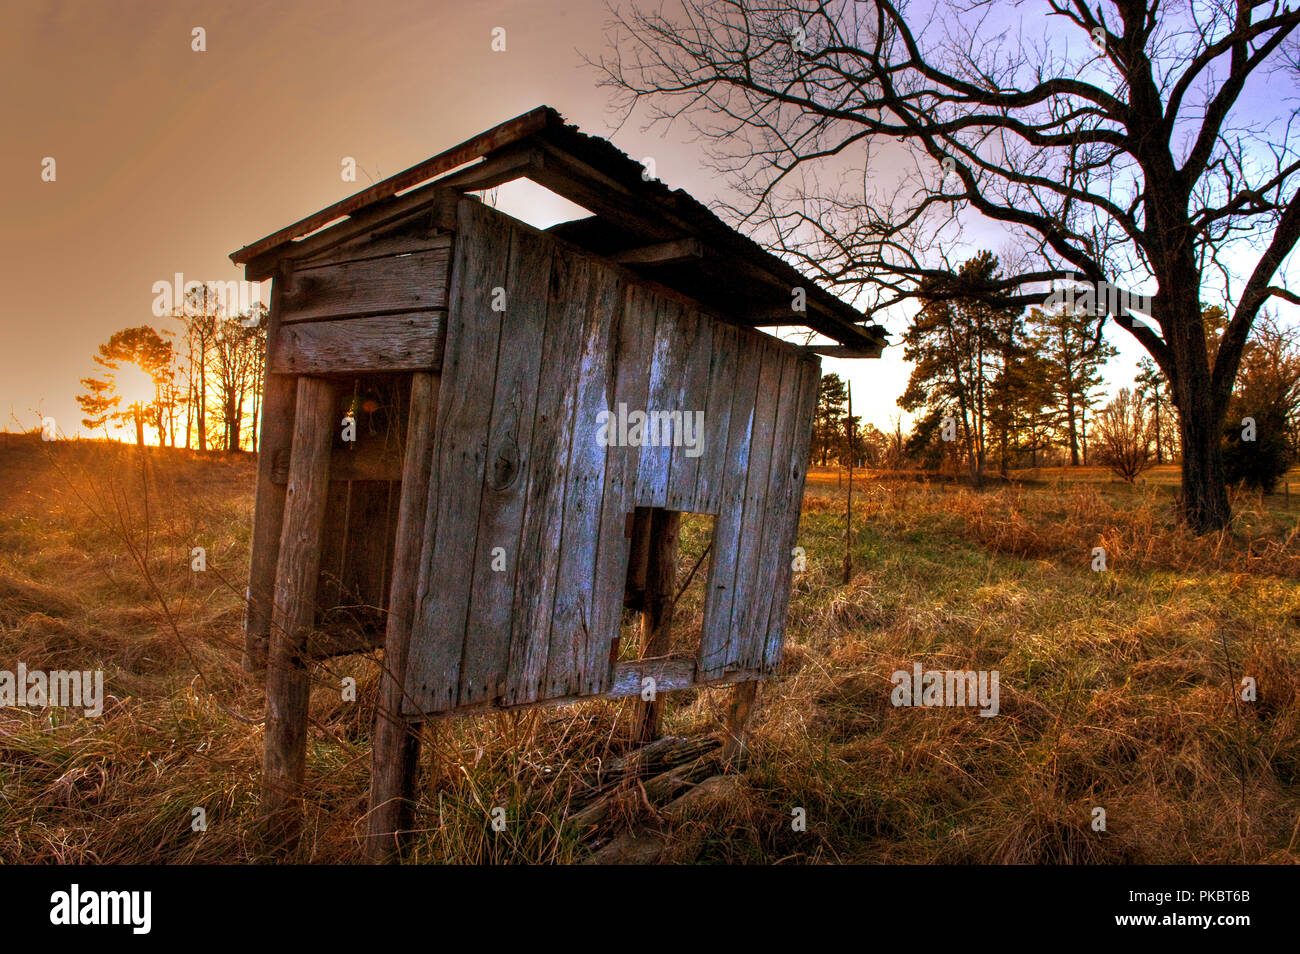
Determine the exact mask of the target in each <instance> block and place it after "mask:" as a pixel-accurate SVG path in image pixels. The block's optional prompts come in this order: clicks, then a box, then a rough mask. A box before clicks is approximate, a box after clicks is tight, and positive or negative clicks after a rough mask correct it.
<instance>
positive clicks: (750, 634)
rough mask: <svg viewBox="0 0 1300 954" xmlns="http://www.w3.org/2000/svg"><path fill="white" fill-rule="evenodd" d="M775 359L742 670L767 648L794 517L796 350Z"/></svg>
mask: <svg viewBox="0 0 1300 954" xmlns="http://www.w3.org/2000/svg"><path fill="white" fill-rule="evenodd" d="M778 353H779V354H780V361H781V386H780V390H779V391H778V392H777V401H776V420H775V423H774V425H773V431H772V450H771V464H770V465H769V467H768V479H767V485H766V486H765V487H760V488H759V493H760V500H761V501H762V503H761V516H762V520H763V523H762V529H761V530H759V531H758V533H757V535H756V536H755V537H753V545H752V549H753V550H754V551H756V556H757V560H756V566H757V569H756V571H755V581H754V588H753V596H752V598H751V599H750V604H751V605H752V606H753V608H754V612H753V613H752V615H750V616H748V617H747V628H746V630H745V631H744V632H743V633H742V634H741V639H742V642H743V644H744V646H745V653H744V656H743V657H742V658H741V659H740V662H741V664H742V665H744V666H745V667H746V668H747V669H756V668H759V667H761V666H762V664H763V656H764V654H765V652H766V647H767V622H768V615H769V613H770V611H771V604H772V599H773V598H774V597H775V596H776V590H777V581H778V580H779V579H780V577H781V573H782V565H784V566H785V567H787V568H788V566H789V562H790V556H789V553H788V548H787V547H786V541H787V540H788V539H789V537H790V529H789V524H790V518H791V516H793V517H794V519H795V520H796V521H797V520H798V505H797V504H796V503H794V502H793V501H792V500H791V499H790V480H791V467H792V463H793V462H792V460H791V457H792V455H793V449H794V426H795V421H796V419H797V417H798V413H799V408H800V399H801V397H802V389H803V374H802V364H801V363H800V361H799V356H798V354H797V353H794V352H792V351H789V350H786V349H784V348H782V349H780V350H779V351H778Z"/></svg>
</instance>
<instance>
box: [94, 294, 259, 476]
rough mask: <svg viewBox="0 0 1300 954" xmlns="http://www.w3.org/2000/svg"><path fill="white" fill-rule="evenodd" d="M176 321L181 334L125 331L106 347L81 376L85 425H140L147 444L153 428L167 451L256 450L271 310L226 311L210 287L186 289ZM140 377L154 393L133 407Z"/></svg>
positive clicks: (138, 432)
mask: <svg viewBox="0 0 1300 954" xmlns="http://www.w3.org/2000/svg"><path fill="white" fill-rule="evenodd" d="M171 317H172V319H173V320H175V321H177V322H178V323H179V326H180V327H179V328H178V329H170V328H164V329H161V330H160V329H157V328H154V327H152V326H150V325H139V326H136V327H131V328H124V329H122V330H120V331H116V332H114V333H113V334H112V335H111V336H110V337H109V339H108V341H106V342H105V343H104V344H102V345H100V346H99V349H98V351H97V353H96V354H95V355H94V356H93V359H94V362H95V364H96V365H97V366H98V368H97V370H96V371H95V372H94V373H92V374H90V375H88V376H86V377H84V378H82V379H81V385H82V387H83V388H84V390H83V391H82V392H81V393H80V394H78V395H77V404H78V405H79V406H80V408H81V412H82V414H83V417H82V419H81V423H82V425H83V426H85V427H88V428H90V429H91V430H92V431H102V432H104V434H105V436H111V434H110V431H109V429H110V427H111V426H115V425H116V426H127V427H133V428H134V434H135V441H136V443H137V444H138V445H140V446H144V444H145V428H146V427H148V428H151V429H152V430H153V431H154V433H155V435H156V443H157V444H158V446H160V447H163V446H166V447H184V448H186V449H187V450H189V449H197V450H200V451H207V450H225V451H237V450H243V449H248V450H252V451H256V450H257V432H258V427H257V424H258V416H259V414H260V413H261V409H260V407H259V406H258V405H259V402H260V400H261V394H262V382H263V377H264V375H265V363H266V360H265V359H266V317H267V309H266V306H265V305H262V304H261V303H260V302H259V303H256V304H254V305H253V307H252V308H251V309H250V310H248V311H247V312H244V313H241V314H235V315H230V314H226V313H225V310H224V309H223V307H222V304H221V301H220V298H219V296H217V295H216V294H215V292H214V291H213V290H212V289H211V288H209V287H207V286H204V287H202V288H195V289H190V290H189V291H187V292H186V293H185V297H184V300H183V302H182V304H181V306H180V307H179V308H178V309H177V310H176V311H175V312H174V313H173V315H172V316H171ZM141 374H142V375H144V376H146V377H147V379H148V383H149V384H150V385H151V386H152V390H153V396H152V398H148V399H145V398H141V397H139V396H137V399H136V400H134V401H130V402H129V403H128V397H129V395H127V394H125V393H124V391H125V390H126V389H127V387H126V386H125V385H126V378H127V377H128V376H138V375H141ZM144 390H145V391H147V390H149V388H148V387H146V388H144Z"/></svg>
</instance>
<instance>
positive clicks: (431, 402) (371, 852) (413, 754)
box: [365, 373, 439, 863]
mask: <svg viewBox="0 0 1300 954" xmlns="http://www.w3.org/2000/svg"><path fill="white" fill-rule="evenodd" d="M438 380H439V379H438V377H437V376H436V375H433V374H424V373H419V374H414V375H412V376H411V413H410V417H409V418H408V420H407V424H406V449H405V452H404V453H405V456H404V459H403V463H402V496H401V500H400V502H399V503H398V509H397V544H396V548H395V552H394V554H393V583H392V588H391V590H390V591H389V597H388V629H387V633H386V638H385V642H384V671H383V675H382V676H381V677H380V681H379V705H378V707H377V708H376V710H375V731H374V737H373V738H374V742H373V744H372V750H371V769H370V812H369V818H368V820H367V830H366V846H365V857H366V860H367V861H370V862H373V863H379V862H384V861H389V860H391V859H392V858H393V857H394V856H395V855H396V854H397V853H398V851H399V850H400V849H401V847H402V846H401V841H400V840H399V839H400V837H401V832H403V831H405V830H408V829H410V827H411V823H412V821H413V820H414V806H413V804H412V800H413V799H414V796H415V783H416V778H417V771H418V769H419V762H420V731H421V728H422V724H421V723H420V722H417V721H411V720H408V719H406V718H405V717H404V716H403V715H402V693H403V689H404V686H405V683H406V656H407V651H408V649H409V648H410V645H411V623H412V620H413V619H414V616H415V598H416V587H417V585H418V584H419V578H420V549H421V544H422V543H423V541H424V524H425V515H426V514H427V513H428V507H429V475H430V471H431V470H432V468H433V429H434V424H435V417H436V414H437V400H438Z"/></svg>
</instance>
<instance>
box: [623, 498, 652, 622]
mask: <svg viewBox="0 0 1300 954" xmlns="http://www.w3.org/2000/svg"><path fill="white" fill-rule="evenodd" d="M651 513H653V511H652V510H651V509H650V508H649V507H637V508H636V510H634V511H633V512H632V516H631V520H630V521H629V523H630V525H631V526H630V529H629V531H628V532H629V534H630V535H631V538H632V542H631V543H630V544H628V559H627V586H626V587H625V589H624V591H623V603H624V605H625V606H627V607H629V608H631V609H635V610H638V611H639V610H644V609H645V575H646V567H647V566H648V564H649V555H650V514H651Z"/></svg>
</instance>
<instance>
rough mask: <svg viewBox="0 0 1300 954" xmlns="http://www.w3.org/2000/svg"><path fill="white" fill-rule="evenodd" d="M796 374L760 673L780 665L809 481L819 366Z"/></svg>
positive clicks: (810, 363)
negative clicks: (783, 510) (780, 538)
mask: <svg viewBox="0 0 1300 954" xmlns="http://www.w3.org/2000/svg"><path fill="white" fill-rule="evenodd" d="M799 373H800V378H801V386H800V389H799V405H798V413H797V416H796V419H795V422H794V427H793V431H794V444H793V446H792V447H791V449H790V456H789V460H790V483H789V487H788V489H787V491H786V493H787V494H788V497H789V500H790V513H789V515H788V517H787V520H786V537H785V540H784V547H783V552H784V554H785V559H784V562H783V563H782V564H781V565H780V573H779V574H778V576H777V579H776V585H775V587H774V589H773V599H772V605H771V609H770V610H769V612H768V619H767V638H766V641H765V645H764V649H763V667H762V668H763V671H764V672H772V671H774V670H775V669H776V668H777V667H778V666H779V665H780V664H781V650H782V647H783V645H784V642H785V631H786V617H787V615H788V611H789V607H790V590H791V585H792V584H791V580H792V576H793V571H792V566H791V562H792V560H793V553H792V551H793V550H794V547H795V546H796V545H797V544H798V542H799V520H800V517H801V515H802V511H803V493H804V481H805V480H806V479H807V477H808V445H809V442H810V441H811V439H812V422H813V416H814V415H815V414H816V412H817V392H818V390H819V389H820V386H821V362H820V361H818V360H815V359H814V360H806V359H805V360H803V361H801V362H800V366H799Z"/></svg>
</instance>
